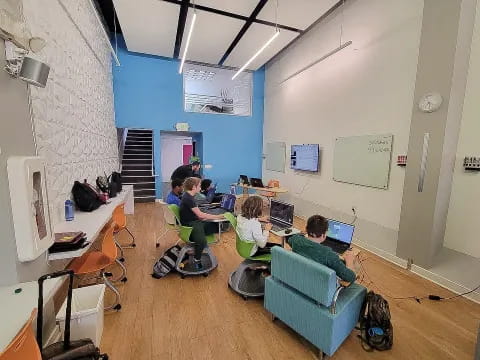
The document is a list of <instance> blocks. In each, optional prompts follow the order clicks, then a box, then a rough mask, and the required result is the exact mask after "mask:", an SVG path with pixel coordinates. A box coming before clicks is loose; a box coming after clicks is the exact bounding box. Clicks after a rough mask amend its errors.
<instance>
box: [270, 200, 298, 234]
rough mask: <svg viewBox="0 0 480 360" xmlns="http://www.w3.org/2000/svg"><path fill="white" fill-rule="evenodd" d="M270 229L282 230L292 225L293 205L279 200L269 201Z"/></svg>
mask: <svg viewBox="0 0 480 360" xmlns="http://www.w3.org/2000/svg"><path fill="white" fill-rule="evenodd" d="M270 222H271V223H272V231H277V232H278V231H282V230H285V229H288V228H291V227H292V226H293V205H292V204H287V203H284V202H281V201H277V200H272V201H271V202H270Z"/></svg>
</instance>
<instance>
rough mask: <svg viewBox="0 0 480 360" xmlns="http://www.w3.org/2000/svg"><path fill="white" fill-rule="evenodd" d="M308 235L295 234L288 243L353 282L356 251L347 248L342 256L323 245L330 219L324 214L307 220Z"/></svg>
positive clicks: (297, 251)
mask: <svg viewBox="0 0 480 360" xmlns="http://www.w3.org/2000/svg"><path fill="white" fill-rule="evenodd" d="M306 230H307V236H306V237H305V236H303V235H301V234H297V235H293V236H291V237H289V238H288V239H287V243H288V245H290V246H291V248H292V250H293V252H295V253H297V254H299V255H302V256H304V257H306V258H309V259H311V260H313V261H316V262H318V263H320V264H322V265H325V266H326V267H328V268H330V269H332V270H334V271H335V272H336V273H337V276H338V277H339V278H340V279H342V280H343V281H345V282H347V283H353V282H354V281H355V280H356V278H357V275H356V273H355V266H354V261H355V257H356V255H357V254H356V253H355V252H354V251H350V250H347V251H346V252H345V253H344V254H343V255H342V258H343V260H345V262H343V261H342V258H340V257H339V255H338V254H337V253H336V252H334V251H333V250H332V249H330V248H329V247H327V246H325V245H322V242H323V241H325V239H326V238H327V230H328V221H327V219H325V218H324V217H323V216H320V215H313V216H310V217H309V218H308V220H307V227H306Z"/></svg>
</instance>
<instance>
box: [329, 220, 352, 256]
mask: <svg viewBox="0 0 480 360" xmlns="http://www.w3.org/2000/svg"><path fill="white" fill-rule="evenodd" d="M354 230H355V225H352V224H345V223H342V222H340V221H337V220H332V219H329V220H328V230H327V238H326V239H325V241H324V242H322V245H325V246H328V247H329V248H330V249H332V250H333V251H335V252H336V253H337V254H343V253H344V252H345V251H347V250H348V249H349V248H350V246H351V244H352V239H353V231H354Z"/></svg>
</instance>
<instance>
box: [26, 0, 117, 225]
mask: <svg viewBox="0 0 480 360" xmlns="http://www.w3.org/2000/svg"><path fill="white" fill-rule="evenodd" d="M59 1H61V3H62V4H64V6H65V7H66V8H67V9H68V13H69V14H70V16H69V15H68V14H67V12H66V11H65V10H64V9H63V8H62V6H60V3H59ZM23 11H24V16H25V21H26V23H27V26H28V27H29V28H30V30H31V32H32V34H33V35H34V36H40V37H42V38H44V39H45V40H46V41H47V45H46V47H45V48H44V49H43V50H42V51H41V53H39V54H34V55H33V56H34V57H37V58H39V59H40V60H42V61H44V62H46V63H47V64H49V65H50V67H51V69H50V75H49V79H48V83H47V86H46V87H45V88H44V89H42V88H36V87H34V86H31V87H30V91H31V99H32V115H33V119H34V124H35V132H36V142H37V147H38V153H39V155H41V156H44V157H45V158H46V159H47V164H48V166H47V185H48V196H49V201H50V209H51V214H52V218H53V220H54V222H58V221H59V220H60V219H61V218H62V216H63V215H62V211H63V204H64V201H65V200H66V199H67V198H70V191H71V188H72V185H73V182H74V181H75V180H79V181H82V180H83V179H85V178H86V179H88V181H89V182H90V183H91V184H93V185H94V184H95V179H96V178H97V176H98V175H102V174H103V173H104V172H106V173H107V174H110V173H111V172H112V171H113V170H116V169H118V154H117V139H116V130H115V122H114V107H113V85H112V71H111V70H112V69H111V57H110V53H109V49H108V46H107V44H106V43H105V39H104V38H103V36H102V33H101V32H102V29H101V28H100V27H99V25H98V23H97V20H96V18H95V15H94V13H93V11H92V9H91V7H90V4H89V3H88V1H87V0H23ZM70 17H71V18H70Z"/></svg>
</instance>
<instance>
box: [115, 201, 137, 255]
mask: <svg viewBox="0 0 480 360" xmlns="http://www.w3.org/2000/svg"><path fill="white" fill-rule="evenodd" d="M113 222H114V223H115V230H114V234H115V236H116V235H117V234H118V233H120V231H122V230H127V232H128V233H129V234H130V236H131V237H132V242H131V243H130V244H129V245H127V246H123V247H125V248H133V247H135V246H137V245H136V244H135V236H133V234H132V233H131V231H130V230H128V228H127V217H126V215H125V204H120V205H118V206H117V207H116V208H115V209H114V210H113ZM116 241H117V243H118V244H119V246H120V248H122V246H121V245H120V243H119V242H118V240H116ZM120 251H121V253H122V256H121V258H123V250H122V249H120ZM121 261H123V260H121Z"/></svg>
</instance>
